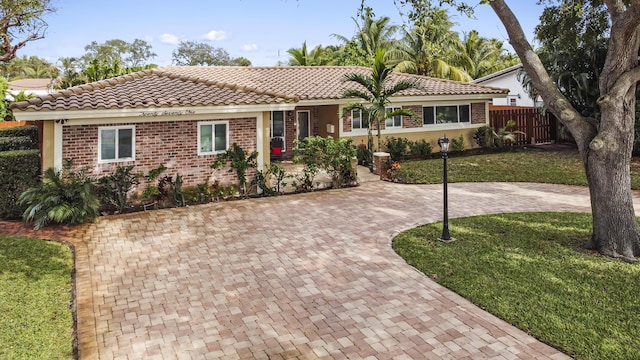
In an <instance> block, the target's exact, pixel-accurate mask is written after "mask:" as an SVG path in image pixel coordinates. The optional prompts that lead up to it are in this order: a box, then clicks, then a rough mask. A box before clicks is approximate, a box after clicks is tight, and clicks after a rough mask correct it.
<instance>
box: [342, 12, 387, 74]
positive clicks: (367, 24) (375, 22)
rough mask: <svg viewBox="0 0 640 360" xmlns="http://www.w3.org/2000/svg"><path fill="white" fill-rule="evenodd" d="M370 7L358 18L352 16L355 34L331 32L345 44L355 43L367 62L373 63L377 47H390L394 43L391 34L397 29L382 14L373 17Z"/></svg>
mask: <svg viewBox="0 0 640 360" xmlns="http://www.w3.org/2000/svg"><path fill="white" fill-rule="evenodd" d="M373 16H374V14H373V11H372V10H371V8H366V9H365V11H364V12H363V13H362V14H361V15H360V22H361V23H360V22H358V19H356V18H352V19H353V21H354V22H355V24H356V28H357V31H356V34H355V35H354V37H353V38H352V39H349V38H347V37H345V36H342V35H337V34H333V36H334V37H335V38H337V39H338V40H340V41H342V42H343V43H344V44H345V46H346V45H348V44H350V43H355V45H357V46H358V47H359V48H360V49H361V50H362V51H363V52H364V56H365V58H366V61H367V63H368V64H373V61H374V58H375V57H376V51H377V49H385V50H388V49H391V47H392V46H393V44H394V41H395V40H394V39H393V35H394V34H395V32H396V31H397V29H398V28H397V26H395V25H391V24H390V21H391V19H390V18H389V17H387V16H383V17H381V18H379V19H374V18H373Z"/></svg>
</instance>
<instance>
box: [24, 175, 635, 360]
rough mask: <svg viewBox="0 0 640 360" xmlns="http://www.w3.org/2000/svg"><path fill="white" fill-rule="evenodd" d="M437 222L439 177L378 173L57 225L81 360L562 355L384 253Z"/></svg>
mask: <svg viewBox="0 0 640 360" xmlns="http://www.w3.org/2000/svg"><path fill="white" fill-rule="evenodd" d="M449 201H450V203H449V210H450V217H451V218H455V217H463V216H471V215H479V214H487V213H502V212H520V211H549V210H551V211H581V212H585V211H589V210H590V208H589V197H588V191H587V189H586V188H581V187H570V186H557V185H543V184H529V183H517V184H515V183H464V184H450V185H449ZM635 201H636V204H638V203H640V201H639V200H638V199H635ZM636 211H637V210H636ZM441 218H442V186H441V185H398V184H392V183H387V182H369V183H364V184H362V185H361V186H359V187H357V188H349V189H342V190H332V191H321V192H314V193H307V194H299V195H288V196H281V197H273V198H260V199H251V200H242V201H232V202H222V203H211V204H206V205H200V206H192V207H187V208H178V209H167V210H158V211H149V212H141V213H135V214H128V215H121V216H109V217H102V218H100V219H99V221H98V222H97V223H95V224H89V225H86V226H83V227H81V228H80V229H81V230H76V232H75V233H71V234H68V239H70V240H71V241H72V242H74V244H75V248H76V264H77V265H76V266H77V280H76V285H77V310H78V335H79V352H80V357H81V358H83V359H84V358H86V359H91V358H95V359H112V358H116V359H176V358H179V359H182V358H184V359H216V358H223V359H317V358H326V359H360V358H370V359H465V358H467V359H565V358H568V357H567V356H566V355H564V354H562V353H561V352H559V351H558V350H555V349H553V348H551V347H549V346H547V345H545V344H543V343H541V342H539V341H537V340H536V339H534V338H533V337H531V336H529V335H527V334H526V333H524V332H522V331H520V330H518V329H516V328H515V327H513V326H511V325H509V324H507V323H506V322H504V321H502V320H500V319H498V318H496V317H494V316H492V315H490V314H488V313H487V312H485V311H483V310H481V309H479V308H478V307H476V306H474V305H473V304H471V303H470V302H468V301H467V300H465V299H463V298H462V297H460V296H459V295H457V294H455V293H454V292H452V291H450V290H448V289H446V288H444V287H442V286H440V285H438V284H436V283H435V282H433V281H432V280H430V279H429V278H427V277H426V276H424V275H422V274H420V273H418V272H417V271H415V270H414V269H413V268H412V267H411V266H409V265H407V264H406V263H405V262H404V260H403V259H401V258H400V257H399V256H398V255H397V254H395V252H394V251H393V250H392V249H391V240H392V238H393V236H394V235H395V234H397V233H398V232H400V231H402V230H406V229H409V228H412V227H415V226H417V225H421V224H424V223H430V222H434V221H439V220H440V219H441ZM37 235H38V234H37V233H36V236H37Z"/></svg>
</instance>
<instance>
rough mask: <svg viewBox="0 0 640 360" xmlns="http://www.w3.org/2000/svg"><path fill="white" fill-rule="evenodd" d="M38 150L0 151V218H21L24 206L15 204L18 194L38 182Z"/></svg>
mask: <svg viewBox="0 0 640 360" xmlns="http://www.w3.org/2000/svg"><path fill="white" fill-rule="evenodd" d="M39 175H40V151H38V150H15V151H4V152H0V218H1V219H21V218H22V213H23V212H24V210H25V208H26V207H22V206H18V205H17V204H16V202H17V200H18V198H19V197H20V194H22V192H24V191H25V190H27V189H28V188H30V187H32V186H36V185H37V184H38V183H39V182H40V176H39Z"/></svg>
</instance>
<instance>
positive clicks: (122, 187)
mask: <svg viewBox="0 0 640 360" xmlns="http://www.w3.org/2000/svg"><path fill="white" fill-rule="evenodd" d="M140 177H141V175H140V174H135V173H133V165H130V166H118V167H117V168H116V171H115V172H114V173H113V174H110V175H105V176H103V177H101V178H100V179H98V185H99V194H100V196H101V198H102V203H103V204H104V205H111V206H114V207H115V208H116V210H117V211H118V212H123V211H125V210H126V209H127V208H129V207H131V194H130V192H131V189H132V188H133V186H134V185H138V184H140Z"/></svg>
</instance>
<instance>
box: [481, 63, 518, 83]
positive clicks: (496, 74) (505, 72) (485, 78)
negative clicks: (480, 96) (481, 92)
mask: <svg viewBox="0 0 640 360" xmlns="http://www.w3.org/2000/svg"><path fill="white" fill-rule="evenodd" d="M520 69H522V64H517V65H513V66H511V67H508V68H506V69H502V70H500V71H496V72H494V73H493V74H489V75H487V76H483V77H481V78H478V79H475V80H473V81H472V83H474V84H482V83H484V82H487V81H489V80H493V79H495V78H498V77H501V76H504V75H509V74H511V73H517V72H518V71H520Z"/></svg>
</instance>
